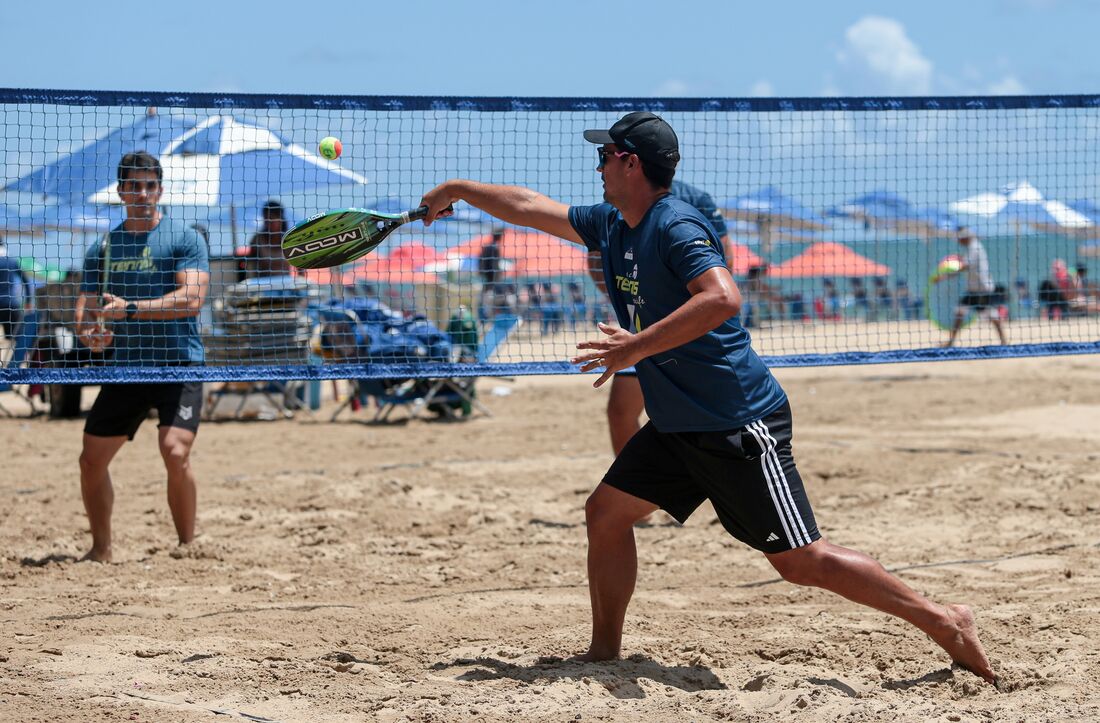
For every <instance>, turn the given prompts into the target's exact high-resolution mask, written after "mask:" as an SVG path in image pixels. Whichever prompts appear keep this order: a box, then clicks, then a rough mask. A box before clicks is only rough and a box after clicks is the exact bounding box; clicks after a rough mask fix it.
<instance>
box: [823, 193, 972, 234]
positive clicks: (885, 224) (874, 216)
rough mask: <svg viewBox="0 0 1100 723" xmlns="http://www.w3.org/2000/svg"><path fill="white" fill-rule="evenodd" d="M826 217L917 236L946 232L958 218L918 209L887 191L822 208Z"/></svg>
mask: <svg viewBox="0 0 1100 723" xmlns="http://www.w3.org/2000/svg"><path fill="white" fill-rule="evenodd" d="M826 215H827V216H834V217H841V218H851V219H855V220H858V221H861V222H863V224H864V225H865V226H867V227H869V228H872V227H873V228H885V229H889V230H891V231H893V232H895V233H898V234H902V235H914V236H918V237H921V238H931V237H936V236H947V235H950V234H951V233H952V232H953V231H954V230H955V229H956V228H957V227H958V221H957V220H956V219H955V217H954V216H952V215H951V214H949V213H944V212H943V211H939V210H937V209H933V208H919V207H917V206H914V205H913V204H911V203H910V202H909V201H908V200H906V199H905V198H903V197H902V196H900V195H898V194H896V193H892V192H890V191H872V192H871V193H868V194H864V195H862V196H857V197H855V198H852V199H850V200H848V201H846V202H845V203H843V204H841V205H840V206H835V207H833V208H831V209H829V210H828V211H826Z"/></svg>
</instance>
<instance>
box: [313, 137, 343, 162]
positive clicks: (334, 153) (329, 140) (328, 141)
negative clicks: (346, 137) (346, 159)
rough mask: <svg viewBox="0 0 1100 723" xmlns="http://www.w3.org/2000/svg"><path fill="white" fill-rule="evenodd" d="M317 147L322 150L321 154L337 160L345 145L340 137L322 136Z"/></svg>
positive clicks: (331, 159)
mask: <svg viewBox="0 0 1100 723" xmlns="http://www.w3.org/2000/svg"><path fill="white" fill-rule="evenodd" d="M317 148H318V150H320V151H321V155H322V156H323V157H325V158H327V159H329V160H330V161H335V160H336V159H337V158H339V157H340V154H341V153H343V152H344V146H343V144H341V143H340V139H339V138H334V137H332V136H325V137H324V138H322V139H321V144H320V145H319V146H317Z"/></svg>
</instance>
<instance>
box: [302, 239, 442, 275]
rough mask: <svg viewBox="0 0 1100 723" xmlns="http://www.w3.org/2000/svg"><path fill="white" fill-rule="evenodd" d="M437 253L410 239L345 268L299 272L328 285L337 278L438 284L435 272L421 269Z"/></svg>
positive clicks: (436, 259)
mask: <svg viewBox="0 0 1100 723" xmlns="http://www.w3.org/2000/svg"><path fill="white" fill-rule="evenodd" d="M439 258H440V256H439V254H438V253H437V252H436V251H435V249H433V248H432V247H430V246H427V245H426V244H424V243H421V242H420V241H410V242H408V243H403V244H401V245H400V246H394V247H393V248H392V249H391V250H390V252H389V254H388V255H386V256H377V255H371V256H368V257H367V258H365V259H363V260H362V261H359V262H358V263H356V264H355V265H354V266H352V267H350V268H348V269H344V270H343V272H341V271H340V269H339V268H332V269H306V270H302V271H300V272H299V274H300V275H302V276H305V277H306V278H307V279H309V280H310V281H312V282H314V283H316V284H331V283H332V282H333V280H334V277H335V279H336V280H338V281H339V282H340V283H341V284H343V285H344V286H351V285H353V284H354V283H355V282H356V281H373V282H375V283H384V284H434V283H438V281H439V277H438V276H437V275H436V274H431V273H425V272H423V271H420V269H422V268H423V267H425V266H427V265H428V264H430V263H433V262H435V261H438V260H439Z"/></svg>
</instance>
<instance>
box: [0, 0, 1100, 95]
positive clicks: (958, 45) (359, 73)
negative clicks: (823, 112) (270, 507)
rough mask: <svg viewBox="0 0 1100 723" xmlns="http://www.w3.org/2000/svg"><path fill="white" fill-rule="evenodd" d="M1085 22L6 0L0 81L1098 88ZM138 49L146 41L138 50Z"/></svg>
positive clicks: (611, 91) (576, 6) (953, 8)
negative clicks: (143, 50)
mask: <svg viewBox="0 0 1100 723" xmlns="http://www.w3.org/2000/svg"><path fill="white" fill-rule="evenodd" d="M28 7H33V9H34V12H31V11H30V10H29V9H28ZM1098 20H1100V3H1096V2H1089V1H1088V0H950V1H948V0H923V2H920V3H899V2H895V3H883V2H862V1H858V0H829V1H828V2H823V1H820V0H815V1H813V2H810V1H802V2H791V1H784V0H771V1H770V2H766V3H764V2H742V1H740V0H726V1H724V2H722V1H719V0H711V1H709V2H704V1H702V0H675V1H673V2H655V1H653V0H633V1H632V2H626V1H623V0H554V1H553V2H523V1H522V0H499V1H493V0H462V1H461V2H446V3H444V2H438V3H437V2H424V1H418V0H405V1H404V2H400V3H399V2H387V3H379V2H370V1H369V0H354V1H353V0H325V1H323V2H317V3H308V2H307V3H303V2H286V1H284V0H270V1H268V2H265V3H262V4H259V3H256V4H254V3H245V2H233V1H232V0H220V1H218V2H213V1H210V0H194V1H192V2H187V3H175V2H156V1H146V2H123V1H122V0H97V1H96V2H88V1H87V0H79V1H77V0H64V1H62V0H38V1H37V2H34V3H14V2H8V3H4V4H3V5H0V27H2V28H3V29H4V42H3V44H2V45H0V58H2V61H0V86H6V87H27V88H65V89H70V88H71V89H95V90H156V91H214V92H252V93H305V94H313V93H338V94H371V95H375V94H383V95H385V94H414V95H500V96H524V95H529V96H543V95H548V96H729V97H742V96H759V95H767V96H820V95H957V94H983V95H984V94H1005V93H1008V94H1017V93H1028V94H1046V93H1053V94H1060V93H1096V92H1100V62H1098V61H1100V49H1098V44H1097V42H1096V40H1095V33H1096V28H1097V27H1098V23H1097V21H1098ZM146 41H147V42H146ZM143 46H144V47H147V48H148V49H149V50H151V51H152V52H151V53H149V54H143V53H141V51H140V48H142V47H143Z"/></svg>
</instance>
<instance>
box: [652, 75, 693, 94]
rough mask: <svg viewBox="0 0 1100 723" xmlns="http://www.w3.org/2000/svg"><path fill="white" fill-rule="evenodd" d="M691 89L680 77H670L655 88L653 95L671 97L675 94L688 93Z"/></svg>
mask: <svg viewBox="0 0 1100 723" xmlns="http://www.w3.org/2000/svg"><path fill="white" fill-rule="evenodd" d="M689 90H690V86H689V85H688V84H687V83H685V82H684V81H682V80H680V79H678V78H669V79H668V80H666V81H665V82H663V83H661V84H660V85H658V86H657V87H656V88H655V89H654V91H653V95H655V96H657V97H658V98H669V97H674V96H681V95H688V91H689Z"/></svg>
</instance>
